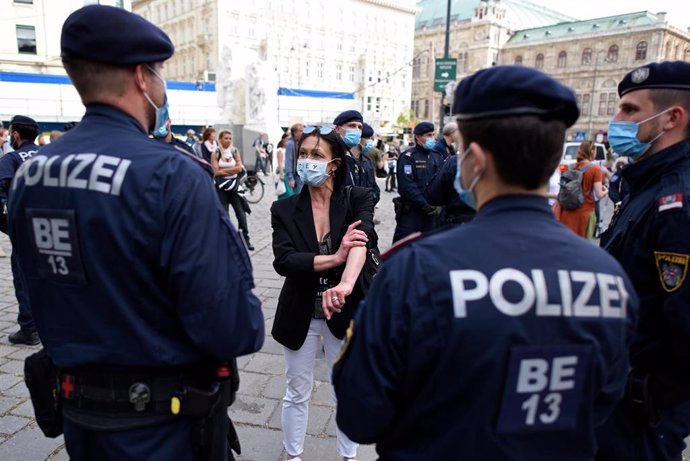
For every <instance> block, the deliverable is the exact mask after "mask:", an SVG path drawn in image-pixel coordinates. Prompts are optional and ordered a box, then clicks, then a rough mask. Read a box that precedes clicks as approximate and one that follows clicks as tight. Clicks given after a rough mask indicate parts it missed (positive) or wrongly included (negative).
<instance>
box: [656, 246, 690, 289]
mask: <svg viewBox="0 0 690 461" xmlns="http://www.w3.org/2000/svg"><path fill="white" fill-rule="evenodd" d="M654 258H655V259H656V267H657V269H658V270H659V279H660V280H661V287H662V288H663V289H664V290H665V291H667V292H668V293H671V292H673V291H676V290H677V289H678V288H680V287H681V285H683V281H685V275H686V274H687V272H688V260H689V259H690V256H688V255H684V254H679V253H662V252H660V251H655V252H654Z"/></svg>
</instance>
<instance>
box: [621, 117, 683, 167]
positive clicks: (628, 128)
mask: <svg viewBox="0 0 690 461" xmlns="http://www.w3.org/2000/svg"><path fill="white" fill-rule="evenodd" d="M671 109H673V108H672V107H669V108H668V109H666V110H664V111H662V112H659V113H658V114H656V115H652V116H651V117H649V118H647V119H644V120H642V121H641V122H619V121H615V120H612V121H610V122H609V134H608V139H609V144H610V145H611V148H612V149H613V151H614V152H616V153H617V154H620V155H623V156H625V157H630V158H631V159H635V158H637V157H639V156H641V155H644V153H645V152H647V151H648V150H649V148H650V147H652V143H653V142H654V141H656V140H657V139H659V138H660V137H661V135H663V134H664V131H663V130H662V131H661V133H659V134H658V135H657V136H656V137H655V138H654V139H652V140H651V141H649V142H641V141H640V140H639V139H638V138H637V132H638V131H639V129H640V125H642V124H643V123H645V122H648V121H650V120H652V119H655V118H657V117H658V116H660V115H662V114H664V113H666V112H668V111H669V110H671Z"/></svg>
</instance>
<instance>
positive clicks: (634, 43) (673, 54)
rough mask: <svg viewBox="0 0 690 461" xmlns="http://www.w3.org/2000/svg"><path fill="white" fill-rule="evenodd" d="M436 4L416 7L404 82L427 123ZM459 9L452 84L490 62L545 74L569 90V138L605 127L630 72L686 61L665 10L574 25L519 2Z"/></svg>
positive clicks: (494, 0)
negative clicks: (409, 73) (573, 110)
mask: <svg viewBox="0 0 690 461" xmlns="http://www.w3.org/2000/svg"><path fill="white" fill-rule="evenodd" d="M439 4H444V5H445V4H446V2H445V1H444V0H426V1H422V2H420V6H421V7H422V8H423V9H424V8H427V13H426V15H425V13H424V11H422V13H421V14H420V15H418V18H417V28H416V32H415V56H418V58H417V60H416V61H415V63H416V65H415V67H414V70H413V81H412V109H413V111H414V112H415V114H416V116H417V117H419V118H429V119H432V120H433V119H436V120H438V113H439V106H438V105H439V104H440V103H441V96H440V94H439V93H435V92H433V72H434V67H433V66H434V62H433V59H430V58H431V57H432V56H433V57H435V58H440V57H443V40H444V38H445V9H444V8H439ZM465 4H466V5H467V4H472V5H473V6H474V8H473V9H472V11H469V10H468V9H467V7H465V9H464V10H463V9H458V10H457V11H456V10H455V9H453V10H452V11H453V13H452V14H451V19H452V23H451V40H450V50H451V51H450V57H455V58H456V59H457V60H458V74H457V81H459V80H461V79H462V78H463V77H465V76H467V75H468V74H470V73H472V72H475V71H477V70H479V69H482V68H485V67H489V66H491V65H494V64H518V65H525V66H531V67H535V68H537V69H540V70H543V71H544V72H546V73H548V74H551V75H553V76H554V77H555V78H557V79H558V80H560V81H561V82H563V83H564V84H566V85H568V86H569V87H571V88H572V89H573V90H574V91H575V92H576V94H577V98H578V102H579V104H580V110H581V116H580V119H579V120H578V122H577V124H576V125H575V126H574V127H572V128H571V130H569V137H574V136H575V133H578V134H579V136H580V137H587V138H591V137H593V136H595V135H597V134H598V133H601V132H603V131H604V130H605V129H606V126H607V123H608V121H609V120H610V119H611V117H612V116H613V115H614V114H615V112H616V110H617V107H618V94H617V84H618V82H619V81H620V80H621V78H622V77H623V76H624V75H625V74H626V73H627V72H629V71H630V70H632V69H634V68H635V67H638V66H641V65H643V64H645V63H649V62H656V61H662V60H666V59H669V60H675V59H678V60H690V31H689V30H687V29H686V30H681V29H678V28H676V27H674V26H672V25H670V24H669V23H668V21H667V18H666V14H665V13H656V14H654V13H650V12H647V11H642V12H636V13H629V14H622V15H617V16H610V17H604V18H596V19H589V20H582V21H577V20H573V19H572V18H568V17H565V16H563V15H560V14H559V13H557V12H553V11H549V10H547V9H544V8H543V7H541V6H537V5H534V4H532V3H530V2H529V1H526V0H489V1H479V0H477V1H476V2H465ZM455 6H456V5H455V4H454V5H453V8H455ZM458 8H461V6H460V5H458ZM529 22H532V23H533V24H532V25H529V26H526V24H527V23H529ZM425 50H430V51H431V52H430V53H428V52H425ZM420 53H421V55H420Z"/></svg>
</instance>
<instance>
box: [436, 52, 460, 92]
mask: <svg viewBox="0 0 690 461" xmlns="http://www.w3.org/2000/svg"><path fill="white" fill-rule="evenodd" d="M457 68H458V61H457V59H455V58H438V59H436V72H435V73H434V91H439V92H441V93H443V92H444V91H446V85H447V84H448V83H450V82H454V81H455V76H456V71H457Z"/></svg>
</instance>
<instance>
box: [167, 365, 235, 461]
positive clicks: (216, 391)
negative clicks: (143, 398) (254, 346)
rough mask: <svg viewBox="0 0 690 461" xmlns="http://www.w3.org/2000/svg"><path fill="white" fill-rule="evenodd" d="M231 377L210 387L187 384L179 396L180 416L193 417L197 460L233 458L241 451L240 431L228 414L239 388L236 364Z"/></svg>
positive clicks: (229, 366) (193, 434)
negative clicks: (203, 388) (238, 431)
mask: <svg viewBox="0 0 690 461" xmlns="http://www.w3.org/2000/svg"><path fill="white" fill-rule="evenodd" d="M228 368H229V369H230V370H231V371H230V373H231V374H230V376H225V377H223V379H219V380H218V381H217V382H215V383H214V385H213V386H212V387H211V389H209V390H201V389H196V388H193V387H185V388H184V389H183V390H182V391H181V392H180V394H179V395H178V398H179V400H180V412H179V415H180V416H183V417H187V418H189V419H190V420H191V427H192V447H193V449H194V452H195V454H196V456H197V458H198V459H202V460H204V461H206V460H210V461H215V460H225V459H229V460H234V459H235V457H234V455H233V453H232V450H234V451H235V452H236V453H237V454H241V452H242V449H241V446H240V441H239V437H238V436H237V431H236V430H235V427H234V426H233V424H232V421H231V420H230V417H229V416H228V407H229V406H230V405H231V404H232V402H233V401H234V400H235V393H236V391H237V388H238V387H239V376H238V374H237V363H236V361H235V360H233V361H232V362H231V364H228Z"/></svg>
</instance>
